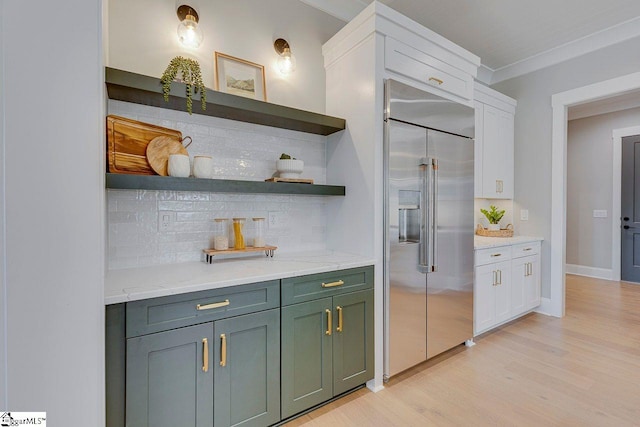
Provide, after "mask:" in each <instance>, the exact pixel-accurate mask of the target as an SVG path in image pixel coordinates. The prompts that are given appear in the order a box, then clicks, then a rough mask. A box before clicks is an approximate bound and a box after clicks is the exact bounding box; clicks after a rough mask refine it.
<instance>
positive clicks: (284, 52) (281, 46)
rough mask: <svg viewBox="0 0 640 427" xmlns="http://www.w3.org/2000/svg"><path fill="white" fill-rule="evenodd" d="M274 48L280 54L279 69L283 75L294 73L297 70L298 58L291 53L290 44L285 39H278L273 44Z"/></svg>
mask: <svg viewBox="0 0 640 427" xmlns="http://www.w3.org/2000/svg"><path fill="white" fill-rule="evenodd" d="M273 48H274V49H275V50H276V52H278V55H280V58H278V69H279V70H280V72H281V73H282V74H285V75H286V74H290V73H293V72H294V71H295V69H296V58H295V56H293V54H292V53H291V48H290V47H289V43H287V41H286V40H285V39H278V40H276V41H275V42H273Z"/></svg>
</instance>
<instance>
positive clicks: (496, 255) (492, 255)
mask: <svg viewBox="0 0 640 427" xmlns="http://www.w3.org/2000/svg"><path fill="white" fill-rule="evenodd" d="M498 256H502V254H491V258H495V257H498Z"/></svg>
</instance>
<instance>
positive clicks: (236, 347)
mask: <svg viewBox="0 0 640 427" xmlns="http://www.w3.org/2000/svg"><path fill="white" fill-rule="evenodd" d="M214 336H215V340H216V344H215V346H214V350H213V351H214V357H213V366H214V382H215V384H214V395H215V397H214V414H215V415H214V420H215V426H216V427H226V426H246V427H249V426H256V427H263V426H268V425H270V424H275V423H277V422H278V421H280V310H267V311H263V312H260V313H254V314H248V315H245V316H238V317H232V318H229V319H225V320H219V321H216V322H215V323H214Z"/></svg>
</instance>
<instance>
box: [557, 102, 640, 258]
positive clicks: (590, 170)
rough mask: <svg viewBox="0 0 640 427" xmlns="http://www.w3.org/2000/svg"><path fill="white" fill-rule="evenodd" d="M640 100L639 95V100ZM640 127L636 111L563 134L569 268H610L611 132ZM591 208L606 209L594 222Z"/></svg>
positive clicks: (580, 124)
mask: <svg viewBox="0 0 640 427" xmlns="http://www.w3.org/2000/svg"><path fill="white" fill-rule="evenodd" d="M638 96H640V95H638ZM631 126H640V108H633V109H628V110H624V111H618V112H615V113H609V114H601V115H597V116H592V117H587V118H584V119H579V120H571V121H569V125H568V132H567V264H573V265H579V266H585V267H595V268H604V269H611V268H612V267H613V266H612V265H611V250H612V247H611V244H612V239H613V236H612V235H611V233H612V220H613V218H612V217H611V213H612V211H613V196H612V194H611V191H610V189H611V187H612V185H613V145H612V140H611V138H612V134H613V130H614V129H620V128H626V127H631ZM594 209H604V210H607V212H608V215H607V217H606V218H593V210H594Z"/></svg>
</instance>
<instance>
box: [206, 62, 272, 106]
mask: <svg viewBox="0 0 640 427" xmlns="http://www.w3.org/2000/svg"><path fill="white" fill-rule="evenodd" d="M215 68H216V82H215V83H216V90H217V91H220V92H225V93H230V94H232V95H238V96H243V97H245V98H252V99H257V100H258V101H266V100H267V87H266V82H265V76H264V66H263V65H260V64H256V63H255V62H251V61H247V60H244V59H240V58H235V57H233V56H230V55H226V54H224V53H220V52H215Z"/></svg>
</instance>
